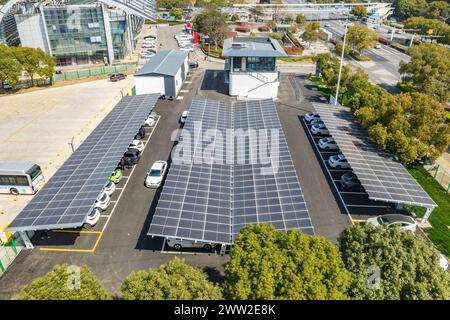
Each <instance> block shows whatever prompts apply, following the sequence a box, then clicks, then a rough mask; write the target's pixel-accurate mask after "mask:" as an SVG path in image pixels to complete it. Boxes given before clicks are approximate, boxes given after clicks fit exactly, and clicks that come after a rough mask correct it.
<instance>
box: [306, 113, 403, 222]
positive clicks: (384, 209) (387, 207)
mask: <svg viewBox="0 0 450 320" xmlns="http://www.w3.org/2000/svg"><path fill="white" fill-rule="evenodd" d="M299 120H300V122H301V124H302V126H303V128H304V129H305V132H306V133H307V135H308V139H309V141H310V143H311V147H312V148H313V149H314V152H315V153H316V156H317V158H318V160H319V162H320V164H321V167H322V169H323V170H324V172H325V173H326V176H327V180H328V182H329V184H330V187H331V189H332V190H333V193H334V195H335V197H336V200H337V201H338V204H339V205H340V207H341V208H342V209H343V210H345V211H346V212H347V213H348V214H349V215H350V217H351V219H352V220H357V221H358V220H366V219H367V218H368V217H371V216H375V215H380V214H386V213H394V212H396V209H395V204H393V203H387V202H381V201H375V200H371V199H369V195H368V194H367V193H366V192H365V191H364V188H363V187H353V188H349V187H347V188H344V187H343V184H342V183H341V180H342V176H343V175H345V174H347V175H349V174H350V173H352V170H351V168H347V169H345V168H339V167H338V166H336V167H333V166H331V165H330V163H329V159H330V157H333V156H337V155H340V154H341V152H340V151H339V150H329V149H328V150H326V149H323V148H320V147H319V140H320V139H322V138H327V137H329V138H331V136H330V135H327V134H325V135H320V134H313V133H312V132H311V127H312V125H311V124H310V123H309V122H308V121H306V120H305V117H303V116H302V117H299Z"/></svg>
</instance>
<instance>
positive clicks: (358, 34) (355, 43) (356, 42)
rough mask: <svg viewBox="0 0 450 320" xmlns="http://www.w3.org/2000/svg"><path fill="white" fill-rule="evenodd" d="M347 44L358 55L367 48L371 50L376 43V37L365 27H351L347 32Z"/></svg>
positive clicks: (373, 32)
mask: <svg viewBox="0 0 450 320" xmlns="http://www.w3.org/2000/svg"><path fill="white" fill-rule="evenodd" d="M347 41H348V44H349V45H350V46H351V47H352V48H353V49H354V50H356V51H358V53H360V54H361V51H362V50H364V49H368V48H373V47H374V46H375V45H376V44H377V42H378V35H377V33H376V32H375V31H373V30H372V29H370V28H368V27H366V26H351V27H349V28H348V32H347Z"/></svg>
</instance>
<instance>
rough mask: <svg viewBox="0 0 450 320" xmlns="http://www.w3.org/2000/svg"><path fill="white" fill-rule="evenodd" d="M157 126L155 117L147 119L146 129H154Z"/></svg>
mask: <svg viewBox="0 0 450 320" xmlns="http://www.w3.org/2000/svg"><path fill="white" fill-rule="evenodd" d="M155 124H156V120H155V119H154V118H153V117H148V118H147V119H145V122H144V125H145V126H146V127H153V126H154V125H155Z"/></svg>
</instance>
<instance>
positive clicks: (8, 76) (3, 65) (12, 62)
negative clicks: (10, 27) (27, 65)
mask: <svg viewBox="0 0 450 320" xmlns="http://www.w3.org/2000/svg"><path fill="white" fill-rule="evenodd" d="M21 69H22V67H21V65H20V63H19V61H17V59H16V58H15V56H14V51H13V49H12V48H10V47H8V46H5V45H3V44H0V81H1V82H2V83H4V82H7V83H8V84H10V85H14V84H16V83H17V81H18V80H19V77H20V71H21Z"/></svg>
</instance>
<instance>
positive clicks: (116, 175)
mask: <svg viewBox="0 0 450 320" xmlns="http://www.w3.org/2000/svg"><path fill="white" fill-rule="evenodd" d="M108 180H109V181H112V182H114V183H115V184H117V183H119V182H120V181H121V180H122V170H120V168H116V170H114V172H113V173H112V174H111V175H110V176H109V178H108Z"/></svg>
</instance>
